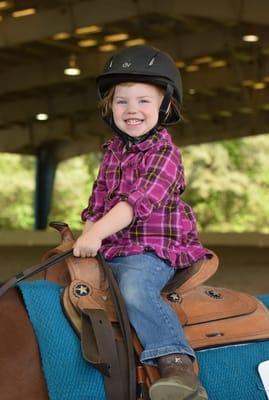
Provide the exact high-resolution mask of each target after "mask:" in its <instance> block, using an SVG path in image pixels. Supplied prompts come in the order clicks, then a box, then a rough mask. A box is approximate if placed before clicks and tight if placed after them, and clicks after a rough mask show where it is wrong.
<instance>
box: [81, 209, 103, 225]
mask: <svg viewBox="0 0 269 400" xmlns="http://www.w3.org/2000/svg"><path fill="white" fill-rule="evenodd" d="M101 216H102V215H99V214H92V213H91V212H90V211H89V210H88V209H87V208H86V209H85V210H83V211H82V213H81V219H82V221H84V222H85V221H87V220H90V221H92V222H96V221H98V219H100V218H101Z"/></svg>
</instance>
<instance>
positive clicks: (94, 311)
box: [44, 223, 269, 400]
mask: <svg viewBox="0 0 269 400" xmlns="http://www.w3.org/2000/svg"><path fill="white" fill-rule="evenodd" d="M52 226H54V228H56V229H57V230H58V231H59V232H60V234H61V244H60V245H59V246H58V247H56V248H55V249H53V250H51V251H49V252H48V253H47V254H46V255H45V257H44V259H46V258H49V257H51V256H54V255H55V254H58V253H61V252H63V251H64V250H66V249H68V248H71V247H72V245H73V243H74V238H73V235H72V232H71V231H70V229H69V227H68V225H66V224H62V223H60V224H57V223H53V224H52ZM101 264H102V262H101V261H100V260H97V259H95V258H87V259H86V258H85V259H82V258H76V257H73V256H70V257H68V258H66V259H65V260H63V261H62V262H61V263H59V264H58V265H56V266H55V267H54V268H52V269H49V270H47V271H46V279H49V280H52V281H55V282H58V283H60V284H62V285H64V286H65V289H64V292H63V309H64V312H65V314H66V316H67V317H68V318H69V320H70V322H71V325H72V326H73V328H74V329H75V331H76V332H77V333H78V334H79V335H80V337H81V346H82V353H83V355H84V357H85V358H86V359H87V360H88V361H90V362H91V363H92V364H93V365H95V366H96V368H98V369H99V370H100V371H101V372H103V373H104V375H105V376H106V377H107V382H106V384H107V385H108V387H107V393H108V398H109V399H111V400H112V399H113V400H114V398H115V399H116V398H117V399H118V400H119V399H121V398H122V399H127V398H128V388H127V387H123V389H119V386H120V385H119V381H120V380H126V381H127V380H128V374H127V373H126V370H127V369H128V366H127V361H126V351H125V350H126V349H125V350H124V337H123V335H122V330H124V328H122V326H120V322H119V316H118V314H117V313H116V312H115V299H114V303H113V299H112V297H111V290H110V287H109V284H108V280H107V277H106V273H105V272H104V268H103V267H102V265H101ZM217 268H218V257H217V256H216V255H215V254H213V253H212V257H211V258H209V259H204V260H201V261H199V262H198V263H196V264H194V265H192V266H190V267H189V268H188V269H186V270H181V271H178V272H177V273H176V274H175V276H174V278H173V279H172V280H171V281H170V282H168V284H167V285H166V286H165V287H164V288H163V291H162V296H163V298H164V300H165V301H166V302H168V303H169V304H170V305H171V306H172V307H173V309H174V310H175V312H176V313H177V315H178V318H179V319H180V321H181V324H182V325H183V327H184V331H185V334H186V337H187V339H188V341H189V343H190V345H191V346H192V347H193V348H194V349H202V348H208V347H215V346H220V345H225V344H232V343H242V342H247V341H254V340H262V339H268V338H269V312H268V310H267V308H266V307H265V306H264V305H263V304H262V303H261V302H260V301H258V300H257V299H256V298H255V297H253V296H251V295H248V294H245V293H241V292H237V291H234V290H230V289H225V288H216V287H211V286H205V285H204V283H205V281H206V280H208V279H209V278H210V277H211V276H212V275H213V274H214V273H215V272H216V270H217ZM116 301H117V300H116ZM132 345H133V348H134V350H135V354H136V358H137V364H138V368H137V377H138V385H140V390H141V393H142V394H141V396H140V397H139V398H145V399H147V390H146V388H147V387H149V386H150V385H151V384H152V383H153V382H154V381H155V380H156V379H158V378H159V373H158V370H157V368H154V367H150V366H141V365H139V362H138V358H139V354H140V353H141V351H142V347H141V344H140V342H139V340H138V338H137V336H136V334H135V332H132ZM108 366H110V367H111V366H112V367H113V368H112V370H113V371H114V372H115V371H117V374H116V376H115V375H114V379H110V378H111V375H110V374H109V371H108V370H107V368H108ZM109 376H110V377H109ZM112 378H113V377H112ZM116 381H117V382H118V384H116V386H115V384H113V383H112V387H111V382H116ZM109 385H110V387H109ZM123 386H124V385H123ZM113 387H114V389H113ZM113 390H114V395H113V394H111V393H113ZM119 390H122V394H121V395H120V393H119ZM113 396H114V397H113ZM143 396H144V397H143Z"/></svg>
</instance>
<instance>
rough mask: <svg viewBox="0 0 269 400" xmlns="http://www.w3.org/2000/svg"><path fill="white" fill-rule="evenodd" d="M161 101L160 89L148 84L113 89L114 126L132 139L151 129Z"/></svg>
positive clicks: (126, 84)
mask: <svg viewBox="0 0 269 400" xmlns="http://www.w3.org/2000/svg"><path fill="white" fill-rule="evenodd" d="M162 99H163V94H162V91H161V89H159V88H158V87H156V86H154V85H150V84H148V83H135V82H134V83H130V82H129V83H122V84H119V85H117V86H116V87H115V92H114V96H113V101H112V113H113V118H114V121H115V124H116V125H117V127H118V128H119V129H121V130H122V131H123V132H126V133H127V134H128V135H130V136H132V137H139V136H141V135H144V134H145V133H146V132H148V131H149V130H150V129H152V128H153V127H154V126H155V125H156V123H157V121H158V116H159V108H160V105H161V102H162Z"/></svg>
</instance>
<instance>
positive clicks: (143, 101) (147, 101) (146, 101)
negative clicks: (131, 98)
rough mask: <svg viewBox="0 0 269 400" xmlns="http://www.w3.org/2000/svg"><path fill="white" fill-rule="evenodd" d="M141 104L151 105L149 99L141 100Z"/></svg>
mask: <svg viewBox="0 0 269 400" xmlns="http://www.w3.org/2000/svg"><path fill="white" fill-rule="evenodd" d="M140 103H150V101H149V100H147V99H141V100H140Z"/></svg>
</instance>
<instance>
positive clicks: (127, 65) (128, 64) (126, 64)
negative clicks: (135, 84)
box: [122, 62, 132, 68]
mask: <svg viewBox="0 0 269 400" xmlns="http://www.w3.org/2000/svg"><path fill="white" fill-rule="evenodd" d="M131 65H132V63H128V62H124V63H123V64H122V68H129V67H130V66H131Z"/></svg>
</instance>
